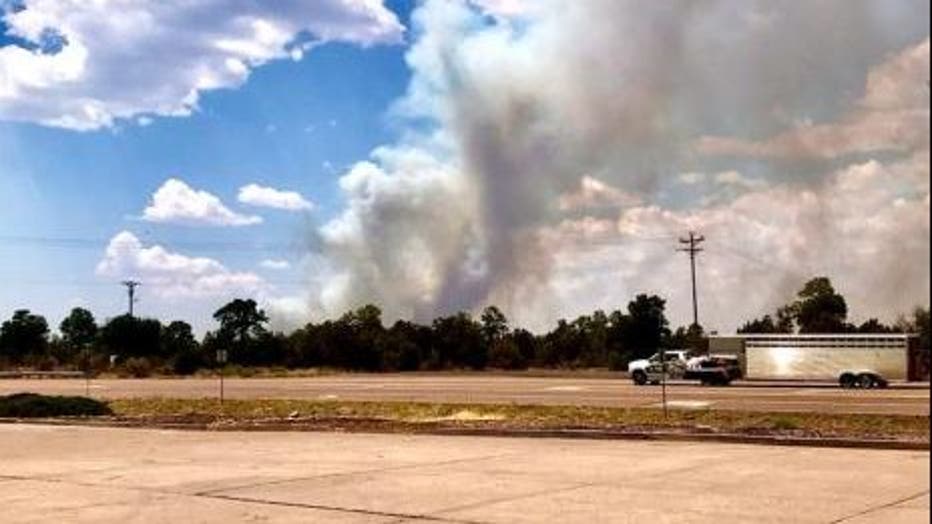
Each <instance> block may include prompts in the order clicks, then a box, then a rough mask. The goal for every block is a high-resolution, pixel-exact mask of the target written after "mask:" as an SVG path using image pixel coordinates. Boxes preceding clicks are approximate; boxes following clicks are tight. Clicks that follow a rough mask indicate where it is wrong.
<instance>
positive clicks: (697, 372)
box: [628, 351, 742, 386]
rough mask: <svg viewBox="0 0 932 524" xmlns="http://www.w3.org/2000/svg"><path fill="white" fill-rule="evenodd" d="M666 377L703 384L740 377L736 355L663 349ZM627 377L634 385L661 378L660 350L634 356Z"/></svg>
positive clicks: (726, 381)
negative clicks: (692, 354)
mask: <svg viewBox="0 0 932 524" xmlns="http://www.w3.org/2000/svg"><path fill="white" fill-rule="evenodd" d="M665 353H666V361H667V365H666V378H667V379H684V380H698V381H699V382H701V383H702V384H703V385H712V386H727V385H728V384H730V383H731V381H732V380H735V379H738V378H741V377H742V371H741V365H740V363H739V361H738V359H737V358H736V357H734V356H731V355H704V356H699V357H693V358H690V357H689V353H688V352H687V351H667V352H665ZM628 372H629V373H630V374H631V380H633V381H634V383H635V384H637V385H638V386H643V385H645V384H659V383H660V381H661V380H663V378H664V369H663V366H662V365H661V362H660V354H659V353H658V354H656V355H653V356H652V357H650V358H648V359H642V360H635V361H633V362H631V363H630V364H629V365H628Z"/></svg>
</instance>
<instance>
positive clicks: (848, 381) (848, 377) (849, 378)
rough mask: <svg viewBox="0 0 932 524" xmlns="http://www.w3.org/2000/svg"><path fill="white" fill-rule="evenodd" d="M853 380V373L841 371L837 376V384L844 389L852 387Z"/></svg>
mask: <svg viewBox="0 0 932 524" xmlns="http://www.w3.org/2000/svg"><path fill="white" fill-rule="evenodd" d="M854 382H855V380H854V375H852V374H851V373H843V374H842V375H841V376H840V377H838V385H839V386H841V387H843V388H845V389H851V388H853V387H854Z"/></svg>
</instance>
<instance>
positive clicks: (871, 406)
mask: <svg viewBox="0 0 932 524" xmlns="http://www.w3.org/2000/svg"><path fill="white" fill-rule="evenodd" d="M84 388H85V384H84V381H83V380H69V379H10V380H0V395H4V394H9V393H16V392H22V391H32V392H36V393H46V394H69V395H83V394H84V391H85V389H84ZM225 389H226V395H227V397H229V398H292V399H322V400H328V399H329V400H379V401H383V400H398V401H421V402H460V403H474V402H481V403H506V404H507V403H517V404H548V405H590V406H614V407H650V406H656V405H657V404H658V403H659V402H660V388H659V387H658V386H634V385H633V384H631V382H630V381H629V380H621V379H614V380H613V379H593V378H585V377H580V378H574V377H526V376H503V375H490V374H475V375H434V374H375V375H365V374H341V375H325V376H320V377H313V378H250V379H241V378H228V379H227V380H226V388H225ZM90 391H91V395H92V396H95V397H98V398H126V397H152V396H160V397H184V398H198V397H211V396H216V395H217V392H218V381H217V380H216V379H213V378H187V379H144V380H131V379H108V380H93V381H92V382H91V387H90ZM668 398H669V400H671V401H672V403H673V405H674V406H675V405H682V406H688V407H693V408H709V409H740V410H750V411H803V412H805V411H812V412H835V413H878V414H905V415H923V416H928V415H929V388H928V385H926V387H918V388H917V387H911V388H909V389H900V388H896V389H887V390H868V391H862V390H843V389H840V388H836V387H802V386H795V387H786V386H783V387H763V386H760V385H756V386H755V385H733V386H730V387H702V386H697V385H682V384H681V385H676V386H672V387H669V388H668Z"/></svg>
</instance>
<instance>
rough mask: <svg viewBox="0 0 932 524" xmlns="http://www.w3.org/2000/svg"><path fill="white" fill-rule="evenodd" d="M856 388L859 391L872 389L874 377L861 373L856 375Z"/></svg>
mask: <svg viewBox="0 0 932 524" xmlns="http://www.w3.org/2000/svg"><path fill="white" fill-rule="evenodd" d="M857 380H858V387H859V388H861V389H871V388H873V387H874V382H875V381H874V377H873V376H872V375H870V374H869V373H861V374H860V375H858V379H857Z"/></svg>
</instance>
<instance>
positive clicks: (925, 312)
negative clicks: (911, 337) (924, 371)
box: [896, 306, 932, 352]
mask: <svg viewBox="0 0 932 524" xmlns="http://www.w3.org/2000/svg"><path fill="white" fill-rule="evenodd" d="M896 330H897V331H900V332H902V333H912V334H915V335H917V336H918V337H919V348H920V349H922V350H924V351H926V352H928V351H929V348H930V346H932V341H930V338H932V322H930V315H929V308H927V307H922V306H917V307H916V308H914V309H913V311H912V313H911V314H910V315H909V316H900V317H899V318H898V319H897V320H896Z"/></svg>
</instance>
